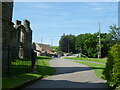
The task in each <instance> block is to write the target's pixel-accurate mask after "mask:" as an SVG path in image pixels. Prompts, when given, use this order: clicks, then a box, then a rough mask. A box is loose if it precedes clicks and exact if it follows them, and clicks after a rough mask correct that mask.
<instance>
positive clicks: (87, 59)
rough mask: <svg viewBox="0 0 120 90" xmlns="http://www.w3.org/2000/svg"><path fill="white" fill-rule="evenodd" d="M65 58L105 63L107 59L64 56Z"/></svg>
mask: <svg viewBox="0 0 120 90" xmlns="http://www.w3.org/2000/svg"><path fill="white" fill-rule="evenodd" d="M65 59H71V60H84V61H92V62H99V63H106V62H107V59H98V58H78V57H75V58H69V57H65Z"/></svg>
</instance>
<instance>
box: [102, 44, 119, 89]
mask: <svg viewBox="0 0 120 90" xmlns="http://www.w3.org/2000/svg"><path fill="white" fill-rule="evenodd" d="M104 75H105V79H106V80H107V84H108V85H109V86H110V87H112V88H113V89H115V88H117V87H119V86H120V45H114V46H112V47H111V48H110V51H109V55H108V60H107V63H106V68H105V71H104Z"/></svg>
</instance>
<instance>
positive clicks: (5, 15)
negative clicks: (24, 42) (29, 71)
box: [2, 2, 14, 70]
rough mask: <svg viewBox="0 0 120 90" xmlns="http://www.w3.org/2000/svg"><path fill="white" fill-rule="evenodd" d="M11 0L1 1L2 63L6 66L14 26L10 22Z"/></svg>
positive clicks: (9, 56)
mask: <svg viewBox="0 0 120 90" xmlns="http://www.w3.org/2000/svg"><path fill="white" fill-rule="evenodd" d="M12 12H13V2H2V65H3V69H4V70H5V69H7V68H8V64H9V62H10V59H11V58H12V52H11V51H12V47H11V46H12V41H13V33H14V27H13V25H14V24H13V22H12Z"/></svg>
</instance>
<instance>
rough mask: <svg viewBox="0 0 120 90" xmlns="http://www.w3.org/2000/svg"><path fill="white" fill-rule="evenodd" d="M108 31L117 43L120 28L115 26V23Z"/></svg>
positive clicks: (119, 37) (119, 40) (119, 38)
mask: <svg viewBox="0 0 120 90" xmlns="http://www.w3.org/2000/svg"><path fill="white" fill-rule="evenodd" d="M110 33H111V35H112V38H113V40H114V41H115V43H119V42H120V28H117V27H116V25H113V26H110Z"/></svg>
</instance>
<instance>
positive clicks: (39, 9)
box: [13, 2, 118, 46]
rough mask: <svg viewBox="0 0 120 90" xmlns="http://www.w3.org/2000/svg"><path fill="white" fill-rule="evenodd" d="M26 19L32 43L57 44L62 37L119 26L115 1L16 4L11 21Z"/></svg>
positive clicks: (107, 30) (106, 31)
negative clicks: (99, 28)
mask: <svg viewBox="0 0 120 90" xmlns="http://www.w3.org/2000/svg"><path fill="white" fill-rule="evenodd" d="M24 19H28V20H29V21H30V22H31V29H32V30H33V42H38V43H41V38H42V43H44V44H51V39H53V43H52V45H53V46H58V45H59V40H60V38H61V36H62V35H63V34H64V33H65V34H73V35H79V34H84V33H96V32H98V23H99V22H100V23H101V32H102V33H108V32H109V26H110V25H113V24H116V25H117V24H118V3H117V2H15V3H14V9H13V22H15V20H20V21H23V20H24Z"/></svg>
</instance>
